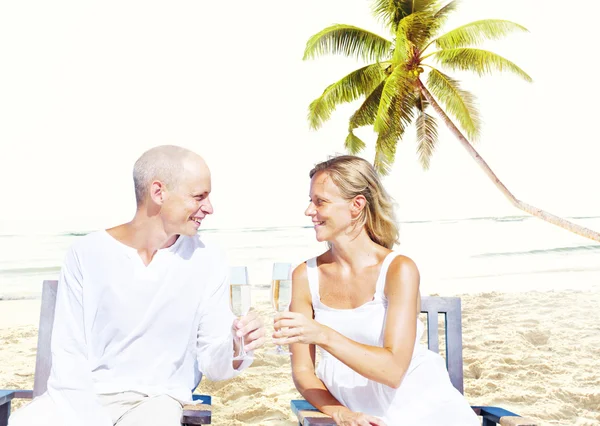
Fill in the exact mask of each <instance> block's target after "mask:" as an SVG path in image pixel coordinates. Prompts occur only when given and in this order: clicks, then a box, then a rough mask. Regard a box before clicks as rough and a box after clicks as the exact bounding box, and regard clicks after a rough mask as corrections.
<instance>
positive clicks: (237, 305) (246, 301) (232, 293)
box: [229, 267, 252, 360]
mask: <svg viewBox="0 0 600 426" xmlns="http://www.w3.org/2000/svg"><path fill="white" fill-rule="evenodd" d="M237 269H239V270H237ZM251 289H252V287H251V286H250V284H248V277H247V272H246V268H245V267H241V268H232V271H231V284H230V286H229V304H230V307H231V312H233V314H234V315H235V316H236V317H242V316H244V315H246V314H247V313H248V311H249V310H250V306H251V299H250V293H251ZM249 358H251V357H250V355H248V353H247V352H246V350H245V349H244V338H243V337H242V338H241V339H240V353H239V355H238V356H236V357H234V358H233V359H234V360H242V359H249Z"/></svg>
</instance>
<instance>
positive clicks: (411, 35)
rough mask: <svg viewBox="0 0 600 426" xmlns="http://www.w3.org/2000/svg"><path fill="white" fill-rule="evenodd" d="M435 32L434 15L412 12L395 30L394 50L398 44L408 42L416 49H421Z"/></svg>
mask: <svg viewBox="0 0 600 426" xmlns="http://www.w3.org/2000/svg"><path fill="white" fill-rule="evenodd" d="M436 31H437V24H436V19H435V18H434V15H433V14H432V13H429V12H414V13H411V14H410V15H408V16H407V17H406V18H404V19H403V20H402V21H400V24H399V25H398V29H397V30H396V45H395V47H396V49H397V48H398V44H399V42H400V41H401V42H404V43H406V41H409V42H410V43H412V45H414V46H416V47H417V48H419V49H420V48H422V47H423V46H424V45H425V44H426V43H427V42H428V41H429V40H430V39H431V37H432V36H433V35H434V34H435V32H436Z"/></svg>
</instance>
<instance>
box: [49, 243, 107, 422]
mask: <svg viewBox="0 0 600 426" xmlns="http://www.w3.org/2000/svg"><path fill="white" fill-rule="evenodd" d="M51 349H52V369H51V373H50V378H49V380H48V394H49V396H50V397H51V398H52V399H53V400H54V402H55V404H56V405H57V408H58V410H59V411H60V413H61V414H62V415H63V417H64V419H65V424H66V425H67V426H75V425H80V424H86V425H93V426H112V421H111V419H110V416H109V414H108V412H107V410H105V409H104V407H102V405H101V404H100V402H99V400H98V398H97V396H96V393H95V391H94V388H93V384H92V378H91V369H90V366H89V363H88V358H87V356H88V352H87V344H86V336H85V328H84V315H83V286H82V273H81V267H80V263H79V259H78V257H77V253H76V251H75V250H74V249H73V248H71V249H69V251H68V252H67V255H66V258H65V262H64V264H63V267H62V269H61V273H60V278H59V282H58V292H57V296H56V308H55V316H54V325H53V328H52V340H51Z"/></svg>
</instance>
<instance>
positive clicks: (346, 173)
mask: <svg viewBox="0 0 600 426" xmlns="http://www.w3.org/2000/svg"><path fill="white" fill-rule="evenodd" d="M320 172H325V173H327V175H328V176H329V177H330V178H331V180H332V181H333V183H334V184H335V185H336V186H337V187H338V188H339V189H340V192H341V193H342V197H343V198H344V199H345V200H348V201H350V200H352V199H353V198H354V197H356V196H357V195H362V196H364V197H365V199H366V200H367V203H366V205H365V208H364V209H362V210H361V212H360V215H359V216H358V218H356V226H363V225H364V227H365V229H366V231H367V234H368V235H369V237H370V238H371V240H373V241H374V242H376V243H377V244H379V245H382V246H384V247H387V248H389V249H391V248H392V247H393V246H394V244H396V243H398V236H399V232H398V225H397V224H396V217H395V214H394V202H393V200H392V197H390V195H389V194H388V193H387V191H386V190H385V188H384V187H383V185H382V184H381V180H380V179H379V176H378V175H377V172H376V171H375V169H374V168H373V166H372V165H371V163H369V162H368V161H367V160H365V159H363V158H360V157H356V156H353V155H340V156H337V157H332V158H330V159H329V160H327V161H323V162H322V163H319V164H317V165H316V166H315V167H314V168H313V169H312V170H311V171H310V173H309V176H310V178H311V179H312V177H313V176H314V175H315V174H317V173H320Z"/></svg>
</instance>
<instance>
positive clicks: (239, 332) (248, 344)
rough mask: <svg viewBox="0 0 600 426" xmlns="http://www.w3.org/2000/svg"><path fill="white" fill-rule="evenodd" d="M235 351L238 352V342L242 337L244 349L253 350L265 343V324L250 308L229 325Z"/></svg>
mask: <svg viewBox="0 0 600 426" xmlns="http://www.w3.org/2000/svg"><path fill="white" fill-rule="evenodd" d="M231 330H232V333H233V335H234V336H235V338H234V339H233V342H234V350H235V353H238V352H239V349H240V348H239V342H240V339H241V338H244V349H245V350H246V351H253V350H255V349H258V348H260V347H261V346H262V345H263V344H264V343H265V326H264V324H263V322H262V319H261V318H260V317H259V316H258V314H257V313H256V312H254V311H253V310H252V309H251V310H250V312H248V313H247V314H246V315H244V316H243V317H240V318H236V319H235V320H234V321H233V325H232V327H231Z"/></svg>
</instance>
